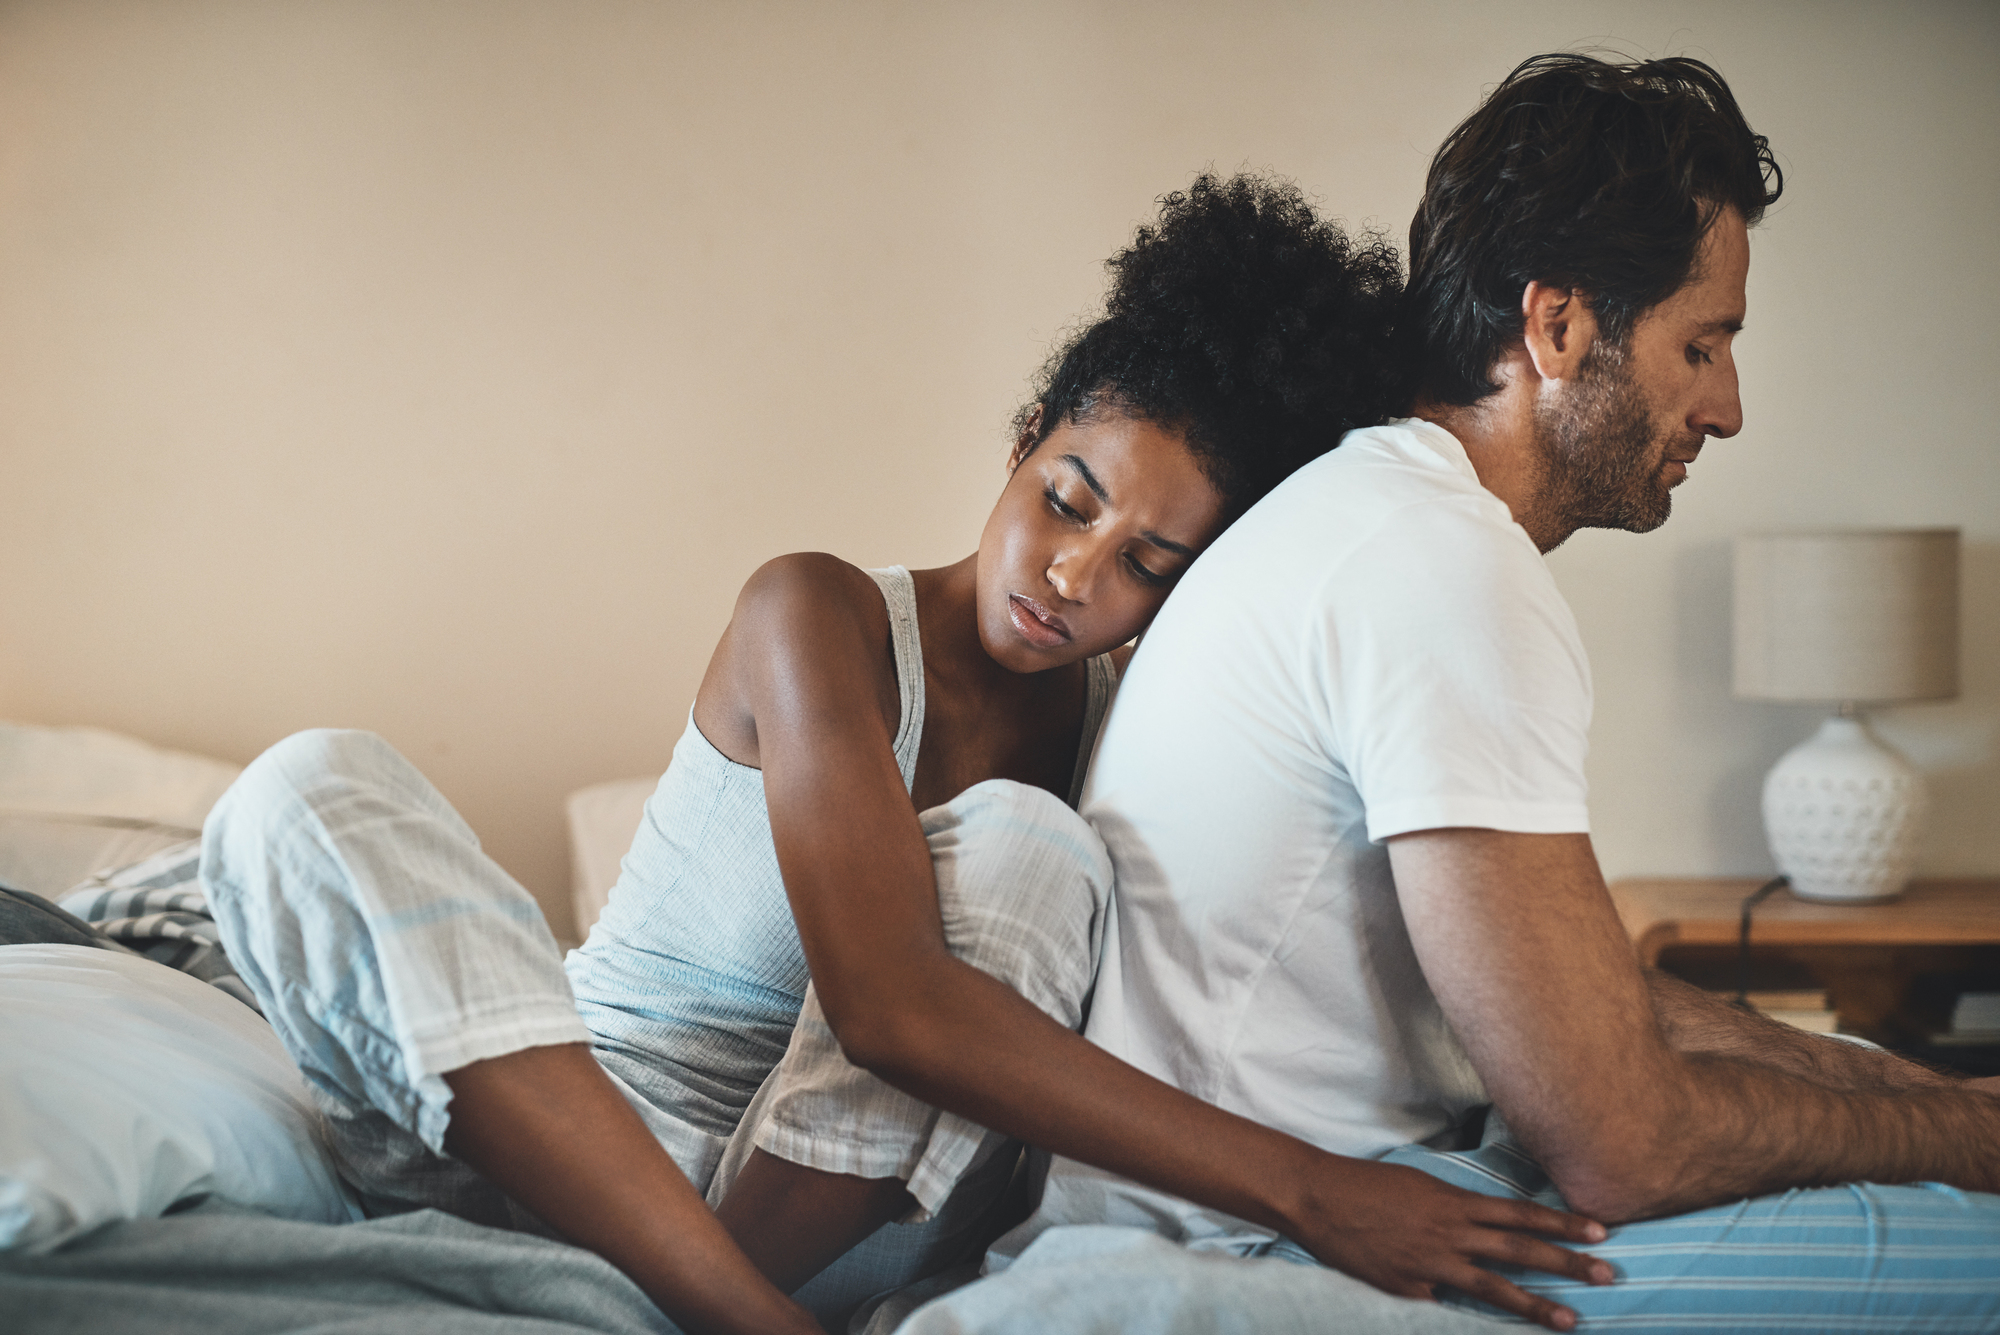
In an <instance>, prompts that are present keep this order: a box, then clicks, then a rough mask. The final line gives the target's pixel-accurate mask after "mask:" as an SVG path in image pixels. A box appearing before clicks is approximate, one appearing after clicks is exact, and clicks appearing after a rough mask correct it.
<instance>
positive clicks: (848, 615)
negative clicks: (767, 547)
mask: <svg viewBox="0 0 2000 1335" xmlns="http://www.w3.org/2000/svg"><path fill="white" fill-rule="evenodd" d="M739 623H741V628H742V629H744V630H747V631H749V632H751V637H752V638H754V639H756V640H758V641H760V642H762V643H763V644H765V645H767V646H769V647H776V646H777V645H778V644H780V643H790V642H795V641H797V640H798V639H799V638H800V637H801V636H803V637H805V639H806V640H808V641H818V642H824V639H825V637H826V636H827V635H829V634H830V633H837V632H838V631H839V630H840V629H841V628H852V629H855V630H859V631H861V632H862V635H863V638H864V640H865V641H866V642H867V643H870V644H873V643H874V642H876V641H877V640H884V641H885V642H886V636H887V634H888V629H889V609H888V607H887V606H886V605H885V604H884V603H883V601H882V591H881V589H880V588H879V587H878V586H877V585H876V583H875V580H874V577H873V576H871V575H870V574H869V573H868V572H867V571H865V570H863V569H861V567H859V566H857V565H854V564H852V563H851V562H848V561H843V560H841V559H840V558H839V557H837V556H832V555H829V554H828V553H826V552H789V553H787V554H786V555H784V556H778V557H773V558H772V559H771V560H769V561H766V562H765V563H764V564H763V565H761V566H759V567H757V569H756V571H755V572H753V573H752V574H751V576H750V578H749V579H748V580H746V581H744V584H743V591H742V592H741V593H739V594H737V596H736V614H735V617H734V619H733V620H732V623H731V627H730V629H731V631H732V632H734V631H735V630H737V629H738V625H739Z"/></svg>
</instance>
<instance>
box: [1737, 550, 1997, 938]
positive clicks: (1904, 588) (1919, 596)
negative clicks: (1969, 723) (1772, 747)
mask: <svg viewBox="0 0 2000 1335" xmlns="http://www.w3.org/2000/svg"><path fill="white" fill-rule="evenodd" d="M1735 644H1736V659H1735V662H1736V671H1735V694H1736V696H1737V697H1738V698H1739V699H1748V700H1787V701H1813V702H1821V703H1826V704H1831V705H1834V706H1836V707H1837V711H1838V712H1836V713H1835V714H1834V716H1833V717H1831V718H1829V719H1827V720H1826V722H1825V723H1823V724H1821V725H1820V729H1819V732H1818V733H1817V734H1815V735H1814V736H1813V737H1812V738H1810V739H1809V740H1807V741H1805V742H1802V743H1800V744H1799V745H1798V746H1795V747H1793V748H1792V749H1791V750H1790V751H1787V752H1786V753H1785V754H1784V756H1783V757H1782V758H1781V759H1780V760H1779V761H1778V763H1777V764H1776V765H1775V766H1773V767H1772V769H1771V772H1770V774H1769V775H1768V776H1766V778H1765V780H1764V831H1765V834H1766V835H1767V836H1768V837H1769V839H1770V841H1771V855H1772V856H1773V857H1775V858H1776V859H1777V862H1778V870H1779V871H1780V872H1782V873H1784V875H1785V876H1786V877H1788V878H1789V879H1790V881H1791V887H1792V893H1793V894H1795V895H1799V896H1801V897H1803V898H1806V899H1818V900H1828V901H1833V902H1838V903H1848V904H1853V903H1865V902H1869V901H1875V900H1885V899H1894V898H1895V897H1896V896H1897V895H1898V894H1901V893H1902V890H1903V886H1904V885H1905V884H1906V883H1907V882H1908V881H1909V879H1910V869H1911V866H1912V865H1913V864H1914V862H1915V860H1916V844H1917V834H1918V831H1919V828H1920V826H1921V825H1922V822H1923V816H1924V809H1925V806H1926V805H1927V803H1926V799H1925V794H1924V784H1923V778H1922V776H1921V775H1919V774H1918V773H1917V770H1916V767H1915V766H1913V765H1911V764H1910V762H1909V761H1907V760H1905V759H1904V758H1903V757H1902V756H1900V755H1898V754H1897V753H1896V752H1895V751H1894V750H1893V749H1891V748H1890V747H1888V746H1886V745H1884V744H1883V743H1882V741H1881V740H1880V739H1879V738H1877V737H1876V736H1875V735H1874V733H1872V732H1871V731H1869V728H1868V723H1867V720H1866V719H1865V718H1864V717H1863V716H1862V712H1861V710H1862V707H1863V706H1866V705H1881V704H1892V703H1898V702H1903V701H1910V700H1948V699H1950V698H1951V697H1953V696H1955V695H1957V694H1958V530H1957V529H1955V528H1948V529H1850V530H1843V531H1827V532H1817V533H1771V534H1755V535H1746V536H1744V537H1739V538H1738V539H1737V540H1736V634H1735Z"/></svg>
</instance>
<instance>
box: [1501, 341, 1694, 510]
mask: <svg viewBox="0 0 2000 1335" xmlns="http://www.w3.org/2000/svg"><path fill="white" fill-rule="evenodd" d="M1663 434H1664V433H1661V432H1656V431H1655V430H1654V428H1653V413H1652V405H1651V404H1649V403H1647V402H1646V395H1645V393H1644V391H1642V390H1641V389H1640V388H1639V385H1638V383H1637V382H1636V381H1635V380H1633V378H1632V375H1631V371H1630V368H1629V367H1628V366H1627V365H1626V360H1625V349H1624V348H1623V347H1621V346H1616V345H1613V344H1609V343H1606V342H1604V341H1603V340H1601V339H1600V340H1598V341H1596V342H1594V343H1592V344H1591V346H1590V349H1589V351H1587V352H1586V353H1585V354H1584V358H1583V366H1582V368H1581V369H1580V371H1579V372H1578V374H1577V378H1576V383H1575V387H1574V388H1573V389H1572V390H1571V392H1570V394H1569V395H1568V397H1566V398H1565V399H1564V400H1563V402H1562V403H1560V404H1556V405H1552V406H1550V407H1547V408H1542V407H1539V406H1538V407H1537V409H1536V411H1535V440H1536V444H1537V446H1538V447H1539V448H1540V450H1541V454H1542V462H1543V464H1544V466H1545V467H1546V469H1547V481H1546V483H1545V485H1544V487H1543V489H1542V496H1541V501H1540V505H1539V507H1538V508H1539V509H1541V510H1542V511H1543V512H1544V513H1547V514H1549V515H1550V516H1551V517H1553V518H1555V519H1556V520H1557V521H1558V527H1559V530H1560V531H1561V532H1562V533H1563V534H1564V535H1565V536H1567V535H1568V534H1569V533H1572V532H1574V531H1575V530H1577V529H1580V528H1618V529H1624V530H1626V531H1627V532H1629V533H1650V532H1652V531H1653V530H1654V529H1656V528H1658V527H1659V526H1660V525H1662V524H1664V523H1666V522H1667V515H1668V513H1669V512H1671V510H1672V509H1673V497H1672V496H1671V495H1670V494H1669V492H1668V490H1667V483H1666V481H1665V479H1664V478H1662V477H1661V476H1660V474H1661V472H1662V470H1663V469H1664V467H1665V464H1666V447H1667V445H1668V444H1669V443H1670V442H1668V441H1666V440H1663V439H1662V436H1663Z"/></svg>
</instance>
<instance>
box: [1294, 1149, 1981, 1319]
mask: <svg viewBox="0 0 2000 1335" xmlns="http://www.w3.org/2000/svg"><path fill="white" fill-rule="evenodd" d="M1383 1159H1384V1162H1387V1163H1400V1164H1407V1165H1409V1166H1410V1167H1412V1168H1420V1169H1422V1170H1423V1171H1425V1172H1427V1173H1429V1174H1431V1176H1433V1177H1437V1178H1442V1179H1443V1180H1444V1181H1446V1182H1449V1183H1451V1184H1452V1185H1454V1186H1459V1187H1463V1188H1465V1189H1466V1190H1467V1191H1477V1192H1480V1193H1482V1194H1484V1195H1488V1196H1503V1197H1511V1198H1514V1199H1516V1200H1532V1201H1536V1202H1538V1203H1540V1204H1542V1205H1547V1206H1550V1207H1552V1208H1554V1209H1558V1210H1566V1209H1568V1208H1569V1207H1568V1206H1567V1205H1565V1204H1564V1202H1563V1199H1562V1197H1561V1195H1560V1194H1559V1193H1558V1192H1557V1191H1556V1189H1555V1187H1554V1185H1553V1184H1552V1183H1551V1182H1550V1181H1549V1178H1548V1175H1547V1174H1546V1173H1544V1172H1543V1171H1542V1169H1541V1167H1540V1165H1538V1164H1536V1163H1535V1162H1534V1160H1532V1159H1530V1158H1529V1157H1528V1155H1527V1153H1526V1152H1525V1151H1523V1150H1522V1148H1521V1147H1520V1146H1519V1145H1518V1144H1516V1143H1515V1142H1514V1140H1513V1139H1512V1138H1511V1137H1509V1136H1508V1135H1507V1134H1506V1132H1505V1130H1504V1128H1499V1127H1497V1126H1496V1127H1490V1128H1489V1134H1488V1135H1487V1137H1486V1139H1485V1141H1484V1143H1482V1144H1481V1145H1480V1146H1479V1147H1478V1148H1477V1149H1473V1150H1463V1151H1441V1150H1427V1149H1423V1148H1421V1147H1419V1146H1414V1145H1411V1146H1405V1147H1404V1148H1402V1149H1399V1150H1392V1151H1391V1152H1390V1153H1388V1154H1387V1155H1384V1156H1383ZM1283 1246H1284V1247H1285V1248H1287V1251H1286V1253H1285V1254H1287V1255H1290V1256H1291V1258H1292V1259H1295V1260H1307V1261H1309V1260H1310V1259H1311V1258H1309V1257H1308V1256H1306V1254H1305V1253H1304V1252H1302V1251H1299V1250H1298V1249H1297V1248H1295V1247H1291V1246H1290V1244H1283ZM1583 1250H1586V1251H1588V1252H1590V1253H1591V1254H1592V1255H1594V1256H1601V1257H1603V1258H1604V1259H1605V1260H1607V1261H1609V1262H1611V1264H1612V1266H1613V1267H1614V1268H1615V1269H1616V1270H1617V1272H1618V1280H1617V1282H1616V1283H1615V1284H1611V1285H1609V1286H1606V1287H1601V1288H1600V1287H1594V1286H1592V1285H1588V1284H1581V1283H1577V1282H1575V1281H1572V1280H1564V1279H1558V1278H1556V1277H1554V1276H1551V1275H1537V1274H1533V1273H1530V1272H1526V1271H1515V1270H1513V1269H1510V1268H1507V1267H1495V1268H1496V1269H1498V1270H1500V1272H1501V1273H1503V1274H1505V1275H1506V1276H1507V1277H1508V1278H1509V1279H1511V1280H1513V1281H1514V1282H1515V1283H1516V1284H1519V1285H1520V1286H1521V1287H1522V1288H1525V1289H1529V1290H1532V1291H1534V1292H1536V1293H1540V1294H1543V1295H1545V1296H1547V1297H1549V1298H1553V1299H1554V1300H1555V1301H1557V1302H1560V1303H1562V1304H1564V1305H1565V1306H1567V1307H1570V1308H1573V1309H1575V1311H1576V1313H1577V1315H1578V1316H1579V1317H1580V1318H1581V1326H1580V1327H1579V1328H1580V1329H1582V1330H1586V1331H1592V1330H1607V1331H1608V1330H1616V1331H1638V1332H1647V1333H1648V1335H1666V1333H1667V1332H1673V1331H1739V1330H1740V1331H1753V1330H1754V1331H1772V1330H1784V1331H1953V1332H1966V1331H2000V1196H1994V1195H1989V1194H1987V1193H1984V1192H1968V1191H1959V1190H1958V1189H1956V1188H1954V1187H1947V1186H1941V1185H1939V1184H1937V1183H1922V1184H1919V1185H1916V1186H1905V1187H1885V1186H1878V1185H1876V1184H1874V1183H1870V1182H1856V1183H1850V1184H1848V1185H1846V1186H1840V1187H1821V1188H1817V1189H1813V1190H1802V1191H1786V1192H1782V1193H1780V1194H1778V1195H1774V1196H1759V1197H1756V1198H1755V1199H1751V1200H1741V1201H1735V1202H1732V1203H1730V1204H1728V1205H1718V1206H1715V1207H1713V1208H1711V1209H1707V1210H1696V1211H1693V1212H1692V1213H1689V1214H1683V1215H1674V1216H1671V1217H1669V1218H1666V1219H1650V1220H1646V1221H1644V1222H1642V1223H1636V1224H1625V1225H1622V1226H1620V1227H1618V1228H1614V1229H1612V1230H1611V1235H1610V1237H1608V1238H1607V1239H1606V1240H1605V1241H1604V1242H1602V1243H1599V1244H1598V1245H1596V1246H1594V1247H1588V1248H1584V1249H1583ZM1447 1300H1448V1301H1453V1300H1452V1299H1449V1298H1448V1299H1447ZM1455 1301H1456V1302H1457V1303H1458V1305H1461V1306H1465V1307H1469V1308H1473V1309H1474V1310H1478V1311H1483V1312H1487V1313H1488V1314H1490V1315H1496V1316H1497V1315H1500V1314H1499V1313H1497V1312H1494V1311H1493V1309H1491V1308H1488V1307H1486V1306H1485V1305H1484V1304H1481V1303H1476V1302H1473V1301H1472V1300H1469V1299H1457V1300H1455Z"/></svg>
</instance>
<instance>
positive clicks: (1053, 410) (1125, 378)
mask: <svg viewBox="0 0 2000 1335" xmlns="http://www.w3.org/2000/svg"><path fill="white" fill-rule="evenodd" d="M1107 267H1108V268H1109V269H1110V270H1111V273H1112V287H1111V295H1110V297H1109V299H1108V301H1107V302H1106V309H1105V315H1104V318H1103V319H1101V320H1099V321H1097V322H1096V323H1095V324H1092V325H1090V326H1089V327H1088V328H1086V329H1085V330H1083V332H1081V333H1080V334H1077V335H1076V336H1075V337H1073V338H1071V339H1070V340H1069V342H1068V343H1067V344H1066V345H1064V346H1063V347H1062V348H1061V349H1060V350H1058V351H1057V352H1056V353H1055V355H1054V356H1052V357H1051V358H1050V359H1049V361H1048V362H1047V364H1046V365H1044V366H1043V368H1042V371H1041V374H1040V375H1039V376H1038V377H1037V379H1036V382H1035V388H1036V393H1035V399H1034V402H1032V403H1030V404H1028V405H1027V406H1026V407H1024V408H1022V409H1021V411H1020V412H1019V413H1017V414H1016V415H1015V418H1014V428H1015V434H1016V439H1017V442H1018V446H1019V448H1020V449H1021V452H1022V453H1023V455H1025V454H1027V453H1029V452H1031V451H1032V450H1033V449H1034V448H1035V447H1036V446H1038V445H1040V444H1041V443H1042V442H1043V441H1044V440H1046V439H1048V437H1049V435H1050V433H1051V432H1053V431H1054V430H1055V429H1056V427H1057V426H1059V425H1061V424H1062V423H1064V422H1073V423H1083V422H1087V421H1089V420H1090V419H1091V418H1092V417H1093V416H1095V415H1097V414H1100V413H1105V412H1117V413H1121V414H1125V415H1128V416H1131V417H1136V418H1140V419H1142V420H1145V421H1148V422H1153V423H1156V424H1158V425H1160V426H1162V427H1166V428H1169V429H1172V430H1176V431H1179V432H1181V433H1182V434H1183V436H1184V437H1185V439H1186V441H1187V444H1188V448H1189V449H1190V450H1191V451H1192V452H1193V453H1194V456H1195V458H1196V460H1197V461H1198V462H1199V463H1200V465H1201V468H1202V472H1203V474H1204V475H1205V476H1206V477H1207V478H1208V479H1209V481H1210V482H1211V483H1213V484H1214V486H1215V488H1216V490H1218V491H1219V492H1221V493H1222V497H1223V504H1224V510H1225V514H1226V516H1227V517H1228V518H1231V519H1233V518H1235V517H1236V516H1237V515H1240V514H1241V513H1242V512H1243V511H1244V510H1247V509H1248V508H1249V507H1250V506H1251V505H1253V504H1255V503H1256V501H1257V500H1258V499H1259V498H1260V497H1262V496H1263V495H1264V493H1265V492H1267V491H1269V490H1270V489H1271V488H1272V487H1275V486H1276V485H1277V484H1278V483H1279V482H1282V481H1283V480H1284V479H1285V478H1286V477H1288V476H1289V475H1290V474H1291V473H1292V472H1293V470H1295V469H1297V468H1298V467H1299V466H1300V465H1301V464H1304V463H1306V462H1308V461H1310V460H1312V459H1315V458H1317V457H1318V456H1320V455H1321V454H1324V453H1325V452H1326V451H1328V450H1330V449H1332V448H1333V447H1334V445H1335V444H1337V443H1338V442H1339V440H1340V437H1341V433H1342V432H1344V431H1347V430H1348V429H1349V428H1352V427H1359V426H1370V425H1373V424H1374V423H1377V422H1380V421H1382V420H1383V419H1384V418H1386V417H1388V416H1391V415H1392V414H1394V413H1396V412H1398V411H1400V410H1401V409H1402V408H1404V407H1405V406H1406V405H1407V403H1408V402H1409V398H1410V390H1411V386H1410V383H1409V378H1408V377H1407V376H1406V375H1405V374H1404V373H1403V371H1402V369H1401V365H1400V363H1399V362H1398V361H1397V359H1396V357H1395V355H1394V352H1393V347H1392V344H1393V340H1392V333H1393V330H1392V321H1393V320H1394V318H1395V315H1396V312H1397V309H1398V306H1399V302H1400V298H1401V296H1402V291H1403V278H1402V263H1401V258H1400V257H1399V256H1398V254H1397V252H1396V248H1395V247H1394V246H1392V245H1390V244H1389V243H1388V242H1387V241H1386V240H1384V239H1383V238H1382V237H1380V236H1378V235H1374V234H1368V235H1364V236H1363V237H1361V238H1360V239H1358V240H1351V239H1349V237H1348V236H1347V235H1346V233H1344V232H1343V231H1342V230H1341V229H1340V228H1339V227H1338V226H1336V225H1335V224H1333V223H1330V222H1327V221H1326V220H1324V219H1322V218H1320V217H1319V215H1318V214H1317V213H1315V212H1314V210H1313V207H1312V205H1311V204H1309V203H1307V202H1306V199H1305V197H1304V196H1303V195H1301V194H1300V193H1299V190H1298V188H1297V187H1296V186H1294V185H1292V184H1291V183H1290V182H1287V181H1282V180H1275V179H1271V178H1267V177H1258V176H1250V175H1239V176H1232V177H1230V178H1229V179H1228V180H1221V179H1218V178H1217V177H1215V176H1214V175H1212V174H1208V173H1203V174H1202V175H1201V176H1198V177H1196V178H1195V181H1194V184H1193V185H1191V186H1189V187H1188V188H1187V189H1186V190H1184V191H1175V192H1174V193H1172V194H1170V195H1167V196H1165V197H1164V198H1163V199H1161V201H1160V216H1159V219H1158V221H1157V222H1154V223H1152V224H1150V225H1147V226H1143V227H1141V228H1140V229H1139V232H1138V235H1137V237H1136V238H1135V239H1134V241H1133V242H1132V244H1131V245H1130V246H1129V247H1127V248H1126V249H1124V250H1122V251H1120V252H1119V253H1118V254H1116V255H1114V256H1112V257H1111V259H1110V260H1109V261H1107Z"/></svg>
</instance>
